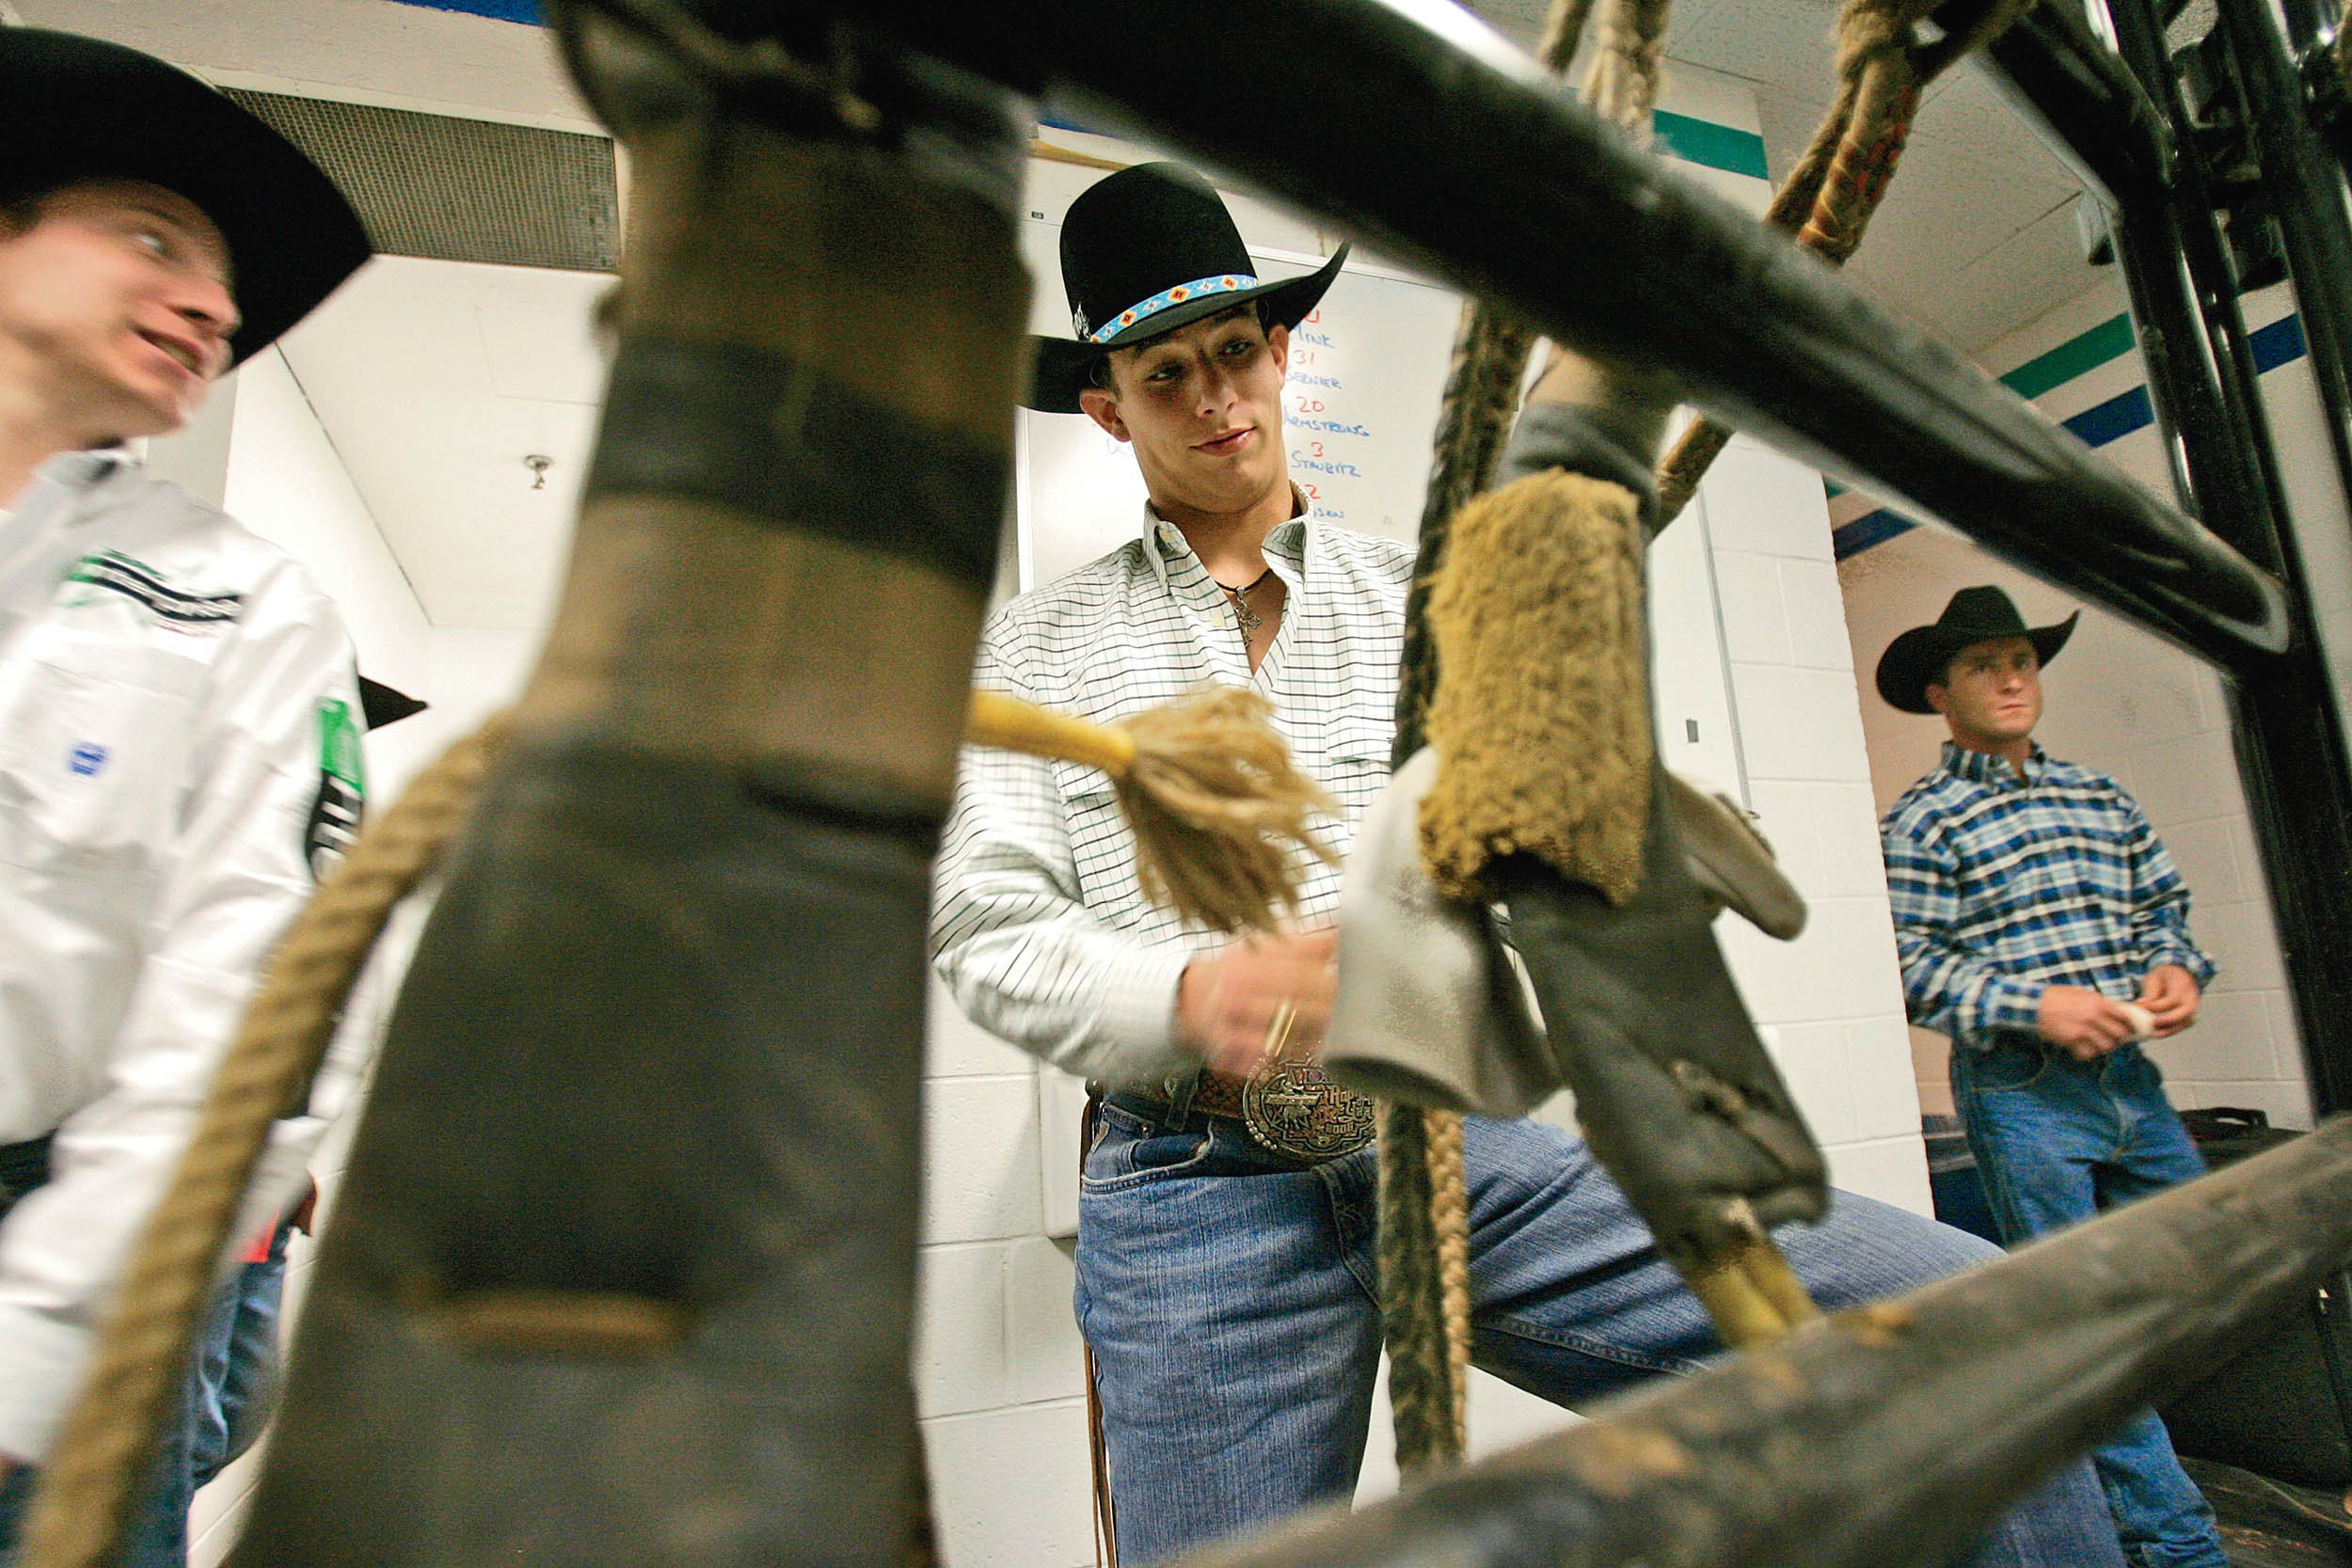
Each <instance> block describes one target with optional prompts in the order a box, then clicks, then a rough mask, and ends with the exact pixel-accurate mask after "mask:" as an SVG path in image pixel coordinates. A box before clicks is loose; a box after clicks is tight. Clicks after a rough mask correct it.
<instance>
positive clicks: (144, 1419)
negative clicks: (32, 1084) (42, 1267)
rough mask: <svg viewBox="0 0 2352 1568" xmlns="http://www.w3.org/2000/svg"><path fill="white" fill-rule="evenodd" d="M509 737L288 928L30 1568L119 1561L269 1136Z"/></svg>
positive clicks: (111, 1340) (364, 845)
mask: <svg viewBox="0 0 2352 1568" xmlns="http://www.w3.org/2000/svg"><path fill="white" fill-rule="evenodd" d="M504 736H505V727H504V723H503V721H502V720H501V719H493V720H491V721H489V722H488V723H486V724H485V725H484V726H483V727H482V728H481V729H480V730H477V731H476V732H475V733H474V734H473V735H471V736H468V737H467V738H466V739H464V740H461V741H459V742H458V743H457V744H456V745H454V746H453V747H451V748H450V749H449V750H448V751H447V752H444V753H443V754H442V756H441V758H440V760H439V761H437V762H436V763H434V764H433V766H432V767H430V768H426V769H425V770H424V772H423V773H421V774H420V775H419V776H418V778H417V780H416V782H415V783H413V784H410V785H409V786H408V788H407V790H406V791H405V793H403V794H402V796H401V797H400V799H399V800H397V801H396V802H394V804H393V805H392V808H391V809H390V810H389V811H388V812H386V813H385V814H384V815H383V816H382V817H381V818H379V819H377V820H376V821H375V822H373V823H372V824H370V825H369V826H368V827H367V828H366V830H365V831H364V832H362V833H361V834H360V836H359V840H358V843H357V844H355V845H354V846H353V847H352V850H351V853H350V854H349V855H348V856H347V857H346V858H345V859H344V860H343V862H342V864H341V865H339V866H337V867H336V868H335V869H334V870H333V871H332V872H330V873H328V875H327V878H326V880H325V881H324V882H323V883H321V884H320V886H319V889H318V892H317V893H316V894H314V895H312V896H311V899H310V903H309V904H308V905H306V906H305V907H304V909H303V911H302V912H301V913H300V914H299V915H297V916H296V917H295V918H294V924H293V925H292V926H290V927H288V928H287V931H286V935H285V937H284V939H283V940H282V941H281V942H279V943H278V950H277V952H276V954H275V955H274V956H273V958H271V961H270V964H269V967H268V970H267V971H266V973H265V974H263V976H262V983H261V986H260V989H259V990H256V992H255V993H254V996H253V999H252V1000H251V1001H250V1002H249V1003H248V1004H247V1005H246V1011H245V1018H244V1022H242V1023H241V1024H240V1026H239V1028H238V1031H237V1037H236V1039H235V1041H234V1043H232V1044H231V1045H230V1049H229V1054H228V1056H227V1058H226V1059H225V1060H224V1061H223V1062H222V1063H221V1068H220V1072H219V1074H218V1076H217V1077H215V1079H214V1081H213V1086H212V1090H211V1092H210V1093H209V1094H208V1095H207V1096H206V1097H205V1101H204V1106H203V1109H202V1110H201V1111H200V1112H199V1114H198V1120H197V1126H196V1131H195V1134H194V1137H193V1139H192V1141H191V1142H190V1143H189V1145H188V1150H187V1153H186V1154H185V1155H184V1156H183V1158H182V1160H181V1163H180V1167H179V1170H178V1172H177V1174H176V1175H175V1176H174V1177H173V1179H172V1183H171V1188H170V1191H169V1192H168V1193H167V1195H166V1196H165V1198H164V1201H163V1203H162V1204H161V1205H160V1206H159V1207H158V1208H157V1209H156V1211H155V1212H154V1214H153V1215H152V1216H151V1218H150V1219H149V1221H148V1224H147V1228H146V1229H145V1230H144V1231H143V1232H142V1233H141V1234H140V1237H139V1240H138V1243H137V1245H136V1247H135V1249H134V1250H133V1252H132V1255H131V1261H130V1265H129V1268H128V1270H127V1272H126V1273H125V1275H124V1276H123V1284H122V1289H121V1292H120V1294H119V1297H118V1298H117V1300H116V1303H115V1306H114V1307H113V1309H112V1311H111V1312H110V1313H109V1314H108V1316H107V1319H106V1321H105V1323H104V1325H103V1328H102V1329H101V1331H100V1333H99V1338H98V1344H97V1348H96V1350H95V1352H94V1353H93V1356H92V1360H91V1365H90V1371H89V1376H88V1379H87V1382H86V1383H85V1384H84V1386H83V1388H82V1392H81V1394H80V1396H79V1397H78V1398H77V1399H76V1400H75V1401H74V1403H73V1407H72V1410H71V1411H70V1412H69V1413H68V1415H67V1418H66V1422H65V1426H64V1429H63V1431H62V1433H60V1436H59V1440H58V1443H57V1447H56V1460H55V1462H54V1463H52V1464H51V1465H50V1466H49V1467H48V1468H47V1469H46V1470H44V1471H43V1472H42V1475H41V1481H40V1490H39V1492H38V1493H37V1494H36V1495H35V1497H34V1502H33V1508H32V1514H31V1517H30V1518H29V1519H28V1520H27V1521H26V1525H25V1532H24V1562H25V1568H105V1565H107V1564H110V1563H112V1562H113V1561H114V1560H115V1557H116V1552H117V1550H118V1549H119V1543H120V1540H121V1536H122V1531H123V1527H124V1524H125V1521H126V1519H127V1516H128V1514H129V1512H130V1510H131V1508H132V1507H133V1505H134V1504H135V1503H136V1502H137V1500H138V1493H139V1485H140V1483H141V1482H142V1481H143V1479H144V1478H145V1477H146V1476H147V1474H148V1473H149V1472H150V1470H151V1469H152V1468H153V1465H154V1459H155V1452H156V1449H157V1448H158V1446H159V1444H160V1440H161V1431H162V1426H163V1420H164V1417H165V1414H166V1412H167V1409H168V1408H169V1407H170V1404H171V1402H172V1400H173V1399H174V1398H175V1397H176V1396H177V1394H178V1392H179V1389H180V1386H181V1384H182V1382H183V1380H184V1377H185V1372H184V1370H183V1369H184V1368H185V1367H186V1366H187V1364H188V1357H189V1354H190V1352H191V1346H192V1345H193V1343H194V1340H195V1337H196V1328H197V1323H198V1320H199V1318H200V1317H201V1316H202V1314H203V1310H204V1307H205V1305H206V1300H207V1292H208V1291H209V1290H210V1288H211V1284H212V1280H213V1275H214V1264H215V1261H216V1260H217V1259H219V1258H220V1257H221V1256H222V1254H223V1252H224V1251H225V1250H226V1248H227V1247H228V1245H229V1241H230V1231H231V1230H232V1228H233V1227H235V1224H236V1220H237V1213H238V1210H239V1208H240V1206H241V1205H242V1204H243V1202H244V1198H245V1192H246V1183H247V1182H248V1181H250V1180H252V1176H253V1170H254V1167H255V1166H256V1165H257V1164H259V1163H260V1160H261V1157H262V1148H263V1147H264V1145H266V1144H267V1142H268V1140H269V1132H270V1127H271V1125H272V1124H273V1123H274V1122H276V1121H277V1120H278V1118H279V1117H283V1116H285V1115H286V1114H287V1113H288V1110H289V1108H290V1107H295V1106H299V1105H301V1104H302V1103H303V1101H305V1100H306V1099H307V1098H308V1095H309V1092H310V1082H311V1080H312V1079H314V1078H315V1077H316V1076H317V1075H318V1070H319V1065H320V1063H321V1062H323V1061H324V1060H325V1059H326V1049H327V1045H328V1043H329V1042H330V1041H331V1040H332V1038H333V1037H334V1034H335V1026H336V1023H337V1022H338V1021H339V1020H340V1019H341V1018H342V1010H343V1005H344V1003H345V1002H346V1001H348V1000H349V998H350V995H351V989H352V987H353V985H354V984H356V983H357V982H358V977H359V972H360V970H361V969H362V967H364V965H365V964H366V962H367V958H368V954H369V953H370V952H371V951H373V948H374V946H375V942H376V939H377V938H378V937H379V936H381V935H382V934H383V930H384V926H385V922H386V921H387V920H389V918H390V916H391V912H392V910H393V908H394V906H396V905H397V904H399V902H400V901H401V899H402V898H404V897H405V896H406V895H407V894H408V893H409V892H410V890H412V889H413V888H415V887H416V886H417V884H418V883H419V882H421V881H422V880H423V879H425V878H426V877H427V876H429V875H431V874H432V871H433V868H434V867H435V866H436V865H437V863H439V862H440V859H441V856H442V852H443V851H444V850H445V849H446V848H447V847H448V846H449V844H450V842H451V840H453V838H455V836H456V835H457V832H458V830H459V829H460V828H462V827H463V826H464V825H465V822H466V819H467V817H468V816H469V814H470V813H471V812H472V810H473V803H474V800H475V797H476V796H477V795H478V794H479V793H480V790H481V785H482V780H483V776H484V774H485V772H486V771H487V770H488V768H489V767H490V766H491V764H492V763H493V762H494V761H495V760H496V758H497V756H498V754H499V752H500V750H501V743H502V741H503V739H504Z"/></svg>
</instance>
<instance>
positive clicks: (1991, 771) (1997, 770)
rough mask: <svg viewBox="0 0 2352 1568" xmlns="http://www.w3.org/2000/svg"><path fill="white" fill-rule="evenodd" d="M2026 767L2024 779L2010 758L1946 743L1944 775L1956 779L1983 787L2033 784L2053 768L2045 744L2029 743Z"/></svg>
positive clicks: (1951, 741)
mask: <svg viewBox="0 0 2352 1568" xmlns="http://www.w3.org/2000/svg"><path fill="white" fill-rule="evenodd" d="M2026 747H2027V750H2026V767H2025V771H2024V773H2023V774H2022V775H2021V774H2020V773H2019V771H2018V770H2017V769H2016V768H2012V767H2011V766H2010V760H2009V758H2007V757H2005V756H2001V755H1998V754H1997V753H1995V752H1976V751H1971V750H1969V749H1968V748H1967V747H1965V746H1963V745H1962V744H1960V742H1958V741H1956V740H1947V741H1946V742H1944V771H1946V772H1947V773H1949V774H1951V775H1952V776H1953V777H1954V778H1959V779H1967V780H1969V781H1970V782H1972V783H1975V784H1996V785H1997V784H2012V783H2014V784H2031V783H2032V782H2033V781H2034V780H2035V779H2036V778H2038V777H2040V776H2041V773H2042V768H2045V767H2047V766H2049V762H2050V753H2049V752H2045V751H2043V750H2042V742H2040V741H2039V740H2032V741H2027V742H2026Z"/></svg>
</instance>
